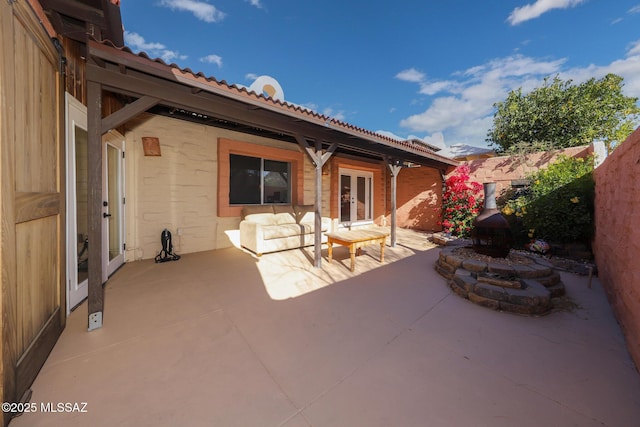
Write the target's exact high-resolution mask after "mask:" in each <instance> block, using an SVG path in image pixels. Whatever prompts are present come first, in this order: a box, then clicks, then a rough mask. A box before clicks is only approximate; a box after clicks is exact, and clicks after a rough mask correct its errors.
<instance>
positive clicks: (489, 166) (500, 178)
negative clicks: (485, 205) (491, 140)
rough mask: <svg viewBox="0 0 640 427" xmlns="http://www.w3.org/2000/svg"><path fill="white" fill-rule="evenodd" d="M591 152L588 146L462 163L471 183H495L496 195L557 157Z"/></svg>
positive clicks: (586, 154)
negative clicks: (467, 168) (465, 165)
mask: <svg viewBox="0 0 640 427" xmlns="http://www.w3.org/2000/svg"><path fill="white" fill-rule="evenodd" d="M592 152H593V149H592V147H591V146H590V145H585V146H581V147H571V148H565V149H562V150H553V151H545V152H540V153H533V154H529V155H526V156H499V157H490V158H486V159H476V160H470V161H467V162H464V164H467V165H469V168H470V169H471V171H470V174H469V176H470V179H471V181H477V182H479V183H481V184H483V183H485V182H495V183H496V195H499V194H500V193H501V192H502V191H504V190H506V189H509V188H511V182H512V181H515V180H521V179H524V178H526V177H527V176H528V175H530V174H531V173H534V172H536V171H538V170H539V169H542V168H544V167H546V166H547V165H549V164H550V163H553V162H554V161H555V160H556V159H557V158H558V156H560V155H565V156H569V157H586V156H588V155H589V154H591V153H592Z"/></svg>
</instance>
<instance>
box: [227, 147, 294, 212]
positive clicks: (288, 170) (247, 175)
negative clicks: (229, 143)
mask: <svg viewBox="0 0 640 427" xmlns="http://www.w3.org/2000/svg"><path fill="white" fill-rule="evenodd" d="M234 166H235V167H234ZM229 172H230V173H229V198H228V200H229V206H245V205H287V204H291V200H292V191H293V183H292V180H293V177H292V162H290V161H283V160H275V159H269V158H265V157H257V156H248V155H245V154H236V153H229ZM269 179H270V180H271V181H272V185H271V186H268V185H265V182H266V181H267V180H269ZM282 180H284V183H285V186H283V185H282V184H281V183H280V182H279V181H282ZM278 184H280V185H278Z"/></svg>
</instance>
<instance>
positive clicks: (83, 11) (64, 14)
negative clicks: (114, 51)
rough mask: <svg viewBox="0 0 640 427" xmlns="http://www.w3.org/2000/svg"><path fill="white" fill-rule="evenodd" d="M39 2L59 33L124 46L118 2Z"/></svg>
mask: <svg viewBox="0 0 640 427" xmlns="http://www.w3.org/2000/svg"><path fill="white" fill-rule="evenodd" d="M116 3H117V2H116ZM40 4H41V5H42V8H43V9H44V11H45V13H46V14H47V16H48V17H49V20H50V21H51V23H52V24H53V27H54V28H55V30H56V32H57V33H58V34H60V35H62V36H64V37H67V38H70V39H73V40H76V41H79V42H82V43H85V42H86V41H87V36H92V37H94V38H95V39H99V40H110V41H111V42H112V43H113V44H115V45H116V46H124V38H123V31H122V17H121V15H120V6H118V5H117V4H115V3H114V2H113V1H111V0H40Z"/></svg>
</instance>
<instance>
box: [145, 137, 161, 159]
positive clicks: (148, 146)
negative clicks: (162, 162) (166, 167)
mask: <svg viewBox="0 0 640 427" xmlns="http://www.w3.org/2000/svg"><path fill="white" fill-rule="evenodd" d="M142 149H143V150H144V155H145V156H162V153H161V152H160V138H156V137H155V136H143V137H142Z"/></svg>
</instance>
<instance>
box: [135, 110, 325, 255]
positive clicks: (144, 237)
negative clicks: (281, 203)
mask: <svg viewBox="0 0 640 427" xmlns="http://www.w3.org/2000/svg"><path fill="white" fill-rule="evenodd" d="M143 137H156V138H158V139H159V140H160V150H161V156H145V155H144V150H143V145H142V138H143ZM221 138H222V139H227V140H231V141H240V142H243V143H250V144H254V145H255V146H256V147H257V148H258V149H259V147H275V148H277V149H282V150H290V151H293V152H295V153H297V154H299V155H300V158H301V159H302V164H303V175H304V179H303V180H302V187H303V190H302V191H301V194H300V197H301V198H302V202H303V203H305V204H312V203H313V201H314V196H313V188H314V187H313V182H314V181H313V179H314V178H313V177H314V175H313V174H314V167H313V165H312V164H311V162H310V161H309V159H308V158H307V157H306V156H303V155H302V153H301V152H300V149H299V148H298V147H297V146H296V145H295V144H290V143H286V142H282V141H275V140H270V139H267V138H262V137H258V136H254V135H248V134H243V133H238V132H234V131H229V130H226V129H220V128H214V127H211V126H205V125H200V124H195V123H190V122H186V121H183V120H177V119H171V118H167V117H162V116H156V115H151V114H143V115H141V116H139V117H138V118H136V119H135V120H132V121H130V122H129V123H127V125H126V132H125V152H126V156H125V171H126V173H125V181H126V182H125V188H126V190H125V193H126V204H125V223H126V226H125V235H126V243H127V250H126V256H125V259H126V261H133V260H139V259H148V258H153V257H155V255H156V254H157V253H158V252H159V251H160V249H161V245H160V233H161V232H162V230H163V229H164V228H167V229H169V230H170V231H171V233H172V237H173V244H174V248H175V251H176V252H177V253H182V254H184V253H190V252H199V251H206V250H212V249H222V248H226V247H230V246H232V245H233V244H234V238H235V235H234V233H236V232H237V229H238V225H239V223H240V216H239V213H238V214H235V215H233V216H226V215H218V200H217V194H218V166H219V162H218V141H219V139H221ZM323 185H324V192H323V200H328V199H329V185H328V177H327V183H326V184H323ZM296 202H297V201H296ZM325 209H326V213H327V214H328V205H326V208H325Z"/></svg>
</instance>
